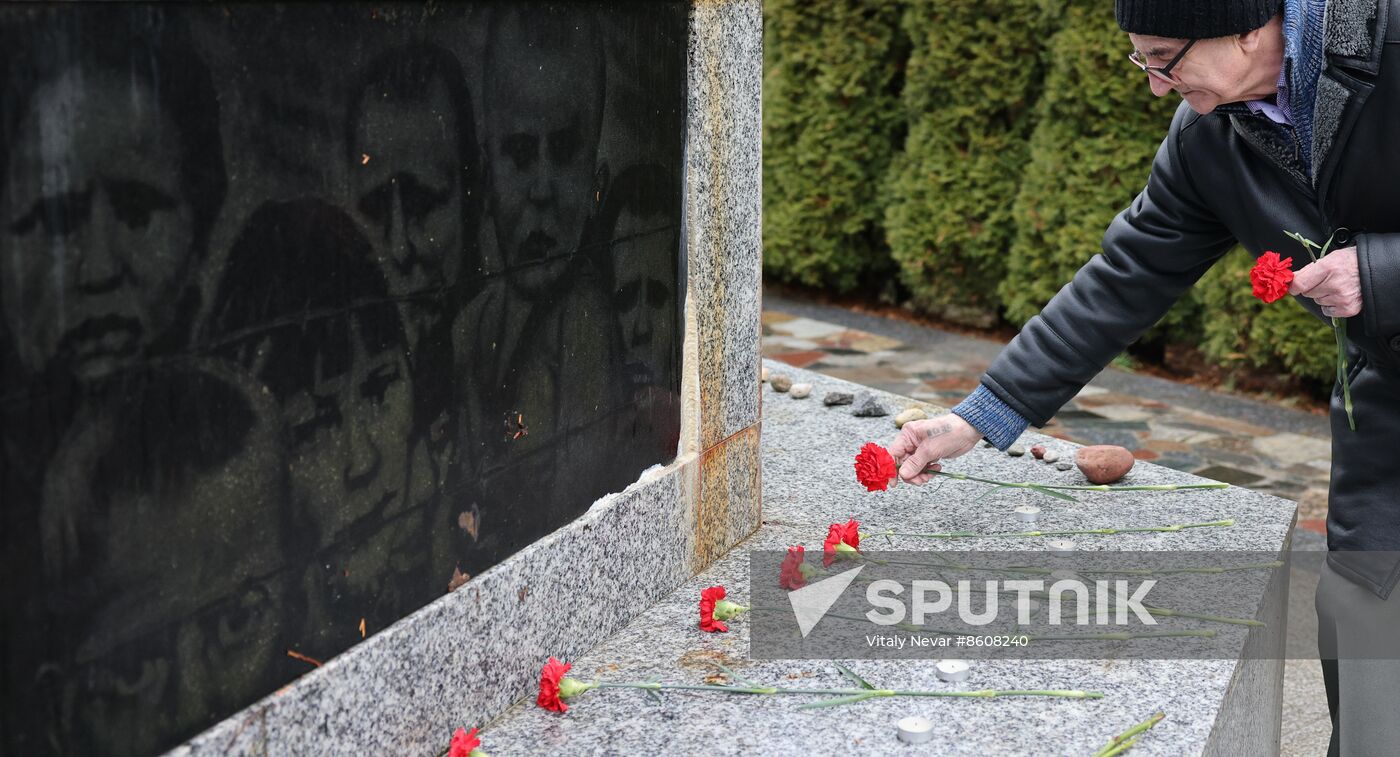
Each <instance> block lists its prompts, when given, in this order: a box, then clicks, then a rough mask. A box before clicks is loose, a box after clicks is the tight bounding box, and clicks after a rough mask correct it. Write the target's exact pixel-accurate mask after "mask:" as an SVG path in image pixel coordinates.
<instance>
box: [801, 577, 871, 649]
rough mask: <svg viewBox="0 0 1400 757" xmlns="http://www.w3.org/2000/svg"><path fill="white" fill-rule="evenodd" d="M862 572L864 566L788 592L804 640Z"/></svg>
mask: <svg viewBox="0 0 1400 757" xmlns="http://www.w3.org/2000/svg"><path fill="white" fill-rule="evenodd" d="M862 570H865V566H864V565H862V566H860V567H859V568H853V569H851V570H848V571H846V572H845V573H837V574H836V575H834V576H832V577H831V578H823V579H822V580H820V581H818V582H816V583H814V584H808V585H806V586H804V587H802V588H801V589H797V590H796V591H790V592H788V601H789V602H791V603H792V614H793V615H795V616H797V627H798V629H800V630H801V631H802V638H804V639H805V638H807V634H809V633H811V632H812V628H814V627H815V626H816V625H817V623H818V621H820V620H821V619H822V617H823V616H825V615H826V611H827V610H830V609H831V606H832V605H834V604H836V600H837V599H839V598H840V597H841V592H843V591H845V590H846V587H847V586H850V585H851V582H852V581H854V580H856V576H857V575H860V572H861V571H862Z"/></svg>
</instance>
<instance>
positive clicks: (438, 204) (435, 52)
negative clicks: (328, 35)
mask: <svg viewBox="0 0 1400 757" xmlns="http://www.w3.org/2000/svg"><path fill="white" fill-rule="evenodd" d="M466 98H467V92H466V85H465V83H464V82H463V81H462V75H461V73H460V70H459V66H458V64H457V59H456V58H454V57H453V56H452V55H451V53H448V52H447V51H445V50H442V49H440V48H433V47H413V48H405V49H403V50H398V51H395V52H392V53H389V54H387V55H385V56H384V57H382V58H381V59H379V60H377V61H376V62H375V63H373V64H371V66H370V67H369V70H368V73H367V74H366V83H365V86H364V87H363V88H362V90H361V92H360V94H359V100H358V101H357V102H356V104H355V107H354V108H353V109H352V111H351V114H350V125H349V130H350V133H349V139H350V145H351V147H350V159H351V170H350V177H351V182H352V187H351V189H352V208H353V210H354V212H355V215H356V217H357V219H358V220H359V221H360V222H361V223H362V224H363V225H364V226H365V228H366V229H368V231H369V233H370V237H371V242H372V243H373V244H374V245H375V247H376V249H378V250H379V251H380V252H381V255H380V257H381V260H382V261H383V263H384V265H383V266H382V267H383V269H384V275H385V279H386V280H387V282H388V286H389V293H390V294H391V295H392V296H394V297H400V298H409V297H412V296H413V295H422V294H426V293H430V292H431V293H437V294H439V295H440V293H441V290H442V289H443V288H444V287H447V286H450V285H452V284H454V283H456V281H457V280H458V277H459V276H460V274H461V270H462V267H463V262H464V261H463V259H462V258H463V253H464V245H465V240H466V235H467V234H468V233H474V232H475V230H474V229H466V228H465V222H466V205H465V203H464V190H465V189H466V188H465V187H464V186H463V176H464V175H472V174H474V173H475V172H477V171H479V168H478V167H477V166H476V165H473V163H475V157H474V150H471V149H470V145H471V143H472V142H473V141H474V139H473V138H472V137H471V136H470V135H471V131H472V125H471V112H470V108H469V106H468V105H466ZM463 130H465V131H466V132H467V134H466V135H465V137H466V138H465V139H464V135H463V134H462V131H463ZM464 145H465V146H467V149H464ZM426 299H427V298H421V297H420V298H419V300H420V301H421V300H426Z"/></svg>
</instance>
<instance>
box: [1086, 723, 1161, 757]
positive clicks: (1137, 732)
mask: <svg viewBox="0 0 1400 757" xmlns="http://www.w3.org/2000/svg"><path fill="white" fill-rule="evenodd" d="M1166 716H1167V715H1166V713H1164V712H1159V713H1157V714H1155V715H1153V716H1152V717H1150V718H1148V719H1146V720H1144V721H1142V722H1141V723H1138V724H1137V725H1135V726H1133V727H1132V728H1129V729H1128V730H1126V731H1124V732H1122V733H1120V734H1118V735H1117V736H1114V737H1113V740H1112V741H1110V742H1108V743H1107V744H1105V745H1103V747H1101V748H1100V749H1099V751H1097V752H1094V755H1093V757H1112V756H1113V755H1116V754H1122V753H1124V752H1126V751H1128V750H1129V749H1131V748H1132V746H1133V744H1136V743H1137V740H1138V737H1140V736H1141V735H1142V734H1143V733H1146V732H1147V730H1148V729H1149V728H1151V727H1152V726H1155V725H1157V724H1158V723H1160V722H1162V718H1165V717H1166Z"/></svg>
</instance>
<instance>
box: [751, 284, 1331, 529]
mask: <svg viewBox="0 0 1400 757" xmlns="http://www.w3.org/2000/svg"><path fill="white" fill-rule="evenodd" d="M1001 346H1002V345H1001V343H999V342H996V341H992V340H989V339H978V338H973V337H967V336H962V335H959V334H951V333H946V332H940V331H937V330H935V329H931V328H928V327H925V326H919V325H915V324H910V323H906V322H903V321H898V320H894V319H888V318H881V317H878V316H870V315H865V314H861V313H853V312H850V311H846V310H844V309H841V308H836V307H830V306H824V305H815V304H811V303H803V302H798V301H795V300H789V299H784V298H780V297H776V296H772V295H765V300H764V312H763V355H764V357H769V358H774V359H777V360H781V361H783V362H785V363H788V364H790V365H794V366H797V367H799V368H808V369H811V370H815V371H820V372H822V373H825V374H827V375H830V376H835V377H837V378H842V379H846V380H849V381H855V382H859V383H862V384H866V385H868V386H873V387H877V388H880V389H884V390H887V391H891V392H896V393H899V394H904V395H908V396H910V397H913V398H915V399H920V400H924V401H926V402H931V403H934V404H937V405H943V406H945V407H951V406H952V405H954V404H956V403H957V402H958V401H959V400H961V399H962V398H963V397H965V396H967V393H968V392H970V391H972V390H973V389H974V388H976V386H977V379H978V376H980V375H981V374H982V372H983V371H985V370H986V369H987V365H988V364H989V363H990V362H991V360H992V358H994V357H995V356H996V354H997V351H998V350H1000V349H1001ZM1042 431H1043V432H1044V433H1046V434H1049V435H1051V436H1055V437H1059V438H1062V439H1067V440H1069V441H1073V442H1078V443H1080V444H1117V445H1121V446H1123V447H1126V448H1128V449H1130V450H1132V451H1133V456H1134V457H1136V458H1138V459H1139V460H1150V461H1152V462H1154V463H1156V464H1158V465H1164V466H1166V467H1168V468H1175V469H1177V470H1183V471H1188V472H1190V473H1195V474H1196V475H1198V476H1204V477H1206V478H1211V479H1215V480H1217V481H1224V482H1226V483H1230V484H1236V485H1239V486H1246V487H1249V488H1251V489H1255V490H1257V491H1264V492H1268V493H1269V494H1273V495H1276V496H1279V497H1285V498H1287V499H1291V500H1293V501H1295V502H1297V503H1298V504H1299V512H1298V518H1299V526H1300V527H1302V528H1304V529H1308V530H1310V531H1312V532H1314V533H1318V534H1323V533H1326V529H1325V526H1324V522H1325V520H1326V518H1327V481H1328V476H1329V470H1330V468H1331V464H1332V448H1331V441H1330V439H1329V430H1328V426H1327V420H1326V418H1323V417H1322V416H1318V415H1313V414H1311V413H1307V412H1303V411H1300V410H1294V409H1290V408H1284V407H1278V406H1271V405H1268V404H1266V403H1263V402H1258V401H1255V400H1251V399H1247V398H1242V397H1234V396H1231V395H1227V394H1223V393H1218V392H1208V391H1205V390H1202V389H1199V388H1196V387H1193V386H1188V385H1184V384H1178V383H1175V382H1172V381H1168V380H1165V379H1160V378H1156V377H1153V376H1143V375H1138V374H1133V373H1130V372H1127V371H1122V370H1119V369H1117V368H1109V369H1108V370H1107V371H1105V372H1104V373H1103V374H1101V375H1100V376H1099V377H1098V378H1096V379H1095V380H1094V381H1093V382H1092V383H1090V384H1089V385H1088V386H1086V387H1085V388H1084V390H1083V391H1081V392H1080V393H1079V395H1078V396H1077V397H1075V398H1074V399H1073V400H1071V401H1070V402H1069V403H1068V404H1066V405H1065V406H1064V407H1063V408H1062V409H1061V410H1060V412H1059V414H1057V415H1056V416H1055V418H1054V419H1053V420H1052V421H1051V422H1050V423H1049V424H1047V425H1046V426H1045V428H1044V429H1042Z"/></svg>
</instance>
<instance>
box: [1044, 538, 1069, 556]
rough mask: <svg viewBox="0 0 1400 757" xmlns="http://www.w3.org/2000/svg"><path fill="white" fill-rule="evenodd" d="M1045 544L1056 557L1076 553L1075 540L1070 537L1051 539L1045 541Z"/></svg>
mask: <svg viewBox="0 0 1400 757" xmlns="http://www.w3.org/2000/svg"><path fill="white" fill-rule="evenodd" d="M1045 546H1047V547H1049V548H1050V554H1052V555H1054V556H1056V557H1069V556H1070V555H1072V554H1074V542H1072V541H1070V540H1069V539H1051V540H1050V541H1047V542H1045Z"/></svg>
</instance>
